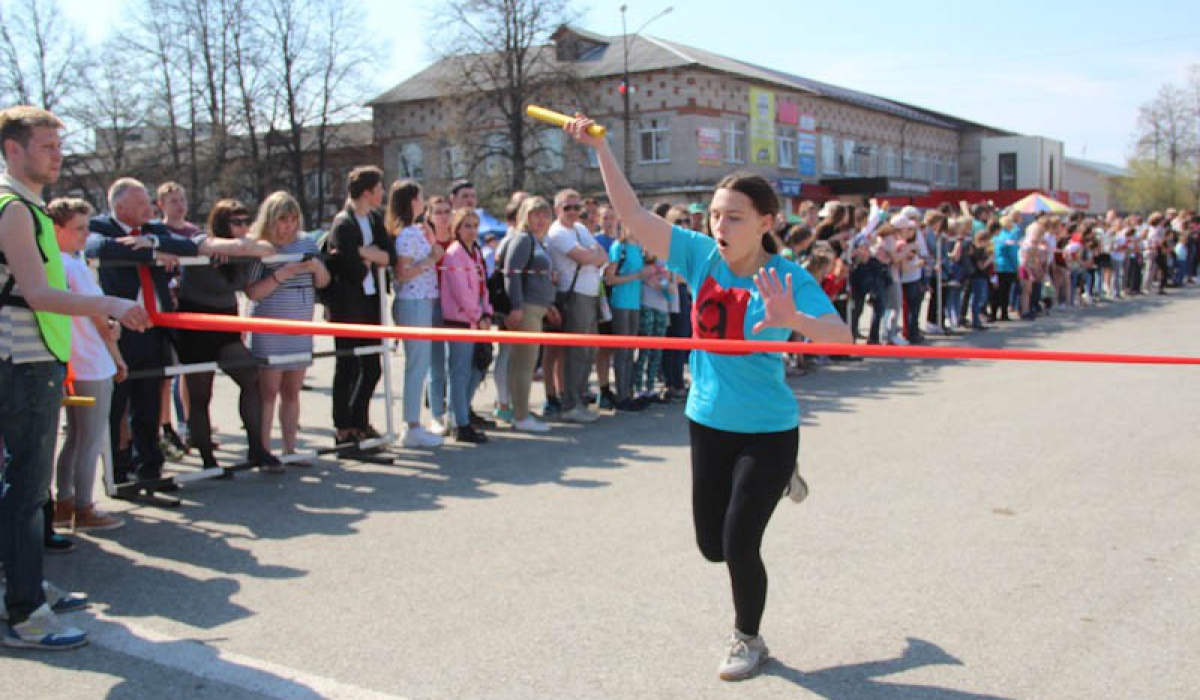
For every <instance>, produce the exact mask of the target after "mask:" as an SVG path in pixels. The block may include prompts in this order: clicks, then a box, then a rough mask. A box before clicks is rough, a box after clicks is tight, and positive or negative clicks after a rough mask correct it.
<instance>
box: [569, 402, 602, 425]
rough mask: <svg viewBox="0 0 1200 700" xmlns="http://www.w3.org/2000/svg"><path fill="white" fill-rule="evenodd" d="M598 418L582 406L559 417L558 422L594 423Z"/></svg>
mask: <svg viewBox="0 0 1200 700" xmlns="http://www.w3.org/2000/svg"><path fill="white" fill-rule="evenodd" d="M599 418H600V416H599V415H597V414H595V413H592V412H591V411H589V410H587V409H586V408H584V407H583V406H576V407H575V408H572V409H571V410H570V411H567V412H566V413H564V414H562V416H560V420H564V421H566V422H568V423H595V422H596V421H597V420H598V419H599Z"/></svg>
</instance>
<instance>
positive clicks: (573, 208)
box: [563, 204, 583, 211]
mask: <svg viewBox="0 0 1200 700" xmlns="http://www.w3.org/2000/svg"><path fill="white" fill-rule="evenodd" d="M581 209H583V205H582V204H564V205H563V211H579V210H581Z"/></svg>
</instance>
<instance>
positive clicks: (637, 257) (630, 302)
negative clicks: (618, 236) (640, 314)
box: [608, 241, 646, 311]
mask: <svg viewBox="0 0 1200 700" xmlns="http://www.w3.org/2000/svg"><path fill="white" fill-rule="evenodd" d="M622 255H624V256H625V260H624V261H622V260H621V256H622ZM608 259H609V260H611V261H613V262H619V263H621V264H620V266H619V268H618V269H617V274H618V275H632V274H634V273H635V272H639V271H641V269H642V268H643V267H645V265H646V262H645V258H644V257H642V247H641V246H640V245H638V244H637V243H634V242H633V241H617V242H616V243H613V244H612V247H611V248H609V249H608ZM609 303H610V304H611V305H612V307H613V308H614V309H624V310H626V311H637V310H638V309H640V308H642V281H641V280H640V279H638V280H631V281H629V282H626V283H625V284H618V285H616V286H614V287H613V288H612V298H611V299H609Z"/></svg>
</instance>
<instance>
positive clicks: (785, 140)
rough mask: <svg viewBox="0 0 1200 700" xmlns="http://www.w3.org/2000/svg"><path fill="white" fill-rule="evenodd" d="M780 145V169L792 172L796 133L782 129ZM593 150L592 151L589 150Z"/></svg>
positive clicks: (777, 138) (777, 140)
mask: <svg viewBox="0 0 1200 700" xmlns="http://www.w3.org/2000/svg"><path fill="white" fill-rule="evenodd" d="M775 141H776V142H777V143H778V144H779V167H780V168H786V169H787V170H791V169H793V168H795V167H796V155H797V152H796V132H794V131H790V130H788V129H781V130H780V131H779V133H778V134H776V136H775ZM589 150H591V149H589Z"/></svg>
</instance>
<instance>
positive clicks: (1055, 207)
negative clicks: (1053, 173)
mask: <svg viewBox="0 0 1200 700" xmlns="http://www.w3.org/2000/svg"><path fill="white" fill-rule="evenodd" d="M1009 209H1011V210H1012V211H1015V212H1017V213H1019V214H1069V213H1070V212H1071V208H1070V207H1068V206H1067V205H1065V204H1063V203H1062V202H1060V201H1058V200H1055V199H1050V198H1049V197H1047V196H1046V195H1044V194H1042V193H1041V192H1034V193H1033V194H1031V195H1027V196H1025V197H1022V198H1021V199H1018V200H1017V201H1015V202H1013V204H1012V206H1011V207H1009Z"/></svg>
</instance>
